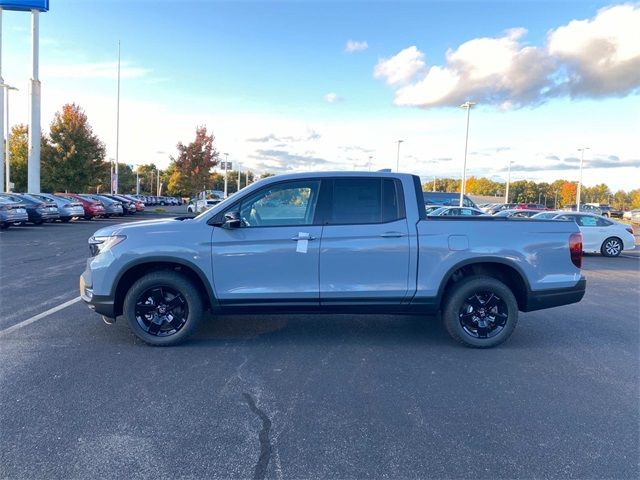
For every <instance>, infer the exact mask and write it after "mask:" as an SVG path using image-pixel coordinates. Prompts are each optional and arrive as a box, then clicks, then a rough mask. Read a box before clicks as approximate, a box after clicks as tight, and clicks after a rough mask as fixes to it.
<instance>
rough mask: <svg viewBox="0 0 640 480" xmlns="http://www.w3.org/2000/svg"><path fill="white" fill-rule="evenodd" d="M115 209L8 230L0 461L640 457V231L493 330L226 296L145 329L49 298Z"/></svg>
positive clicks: (362, 462) (75, 466)
mask: <svg viewBox="0 0 640 480" xmlns="http://www.w3.org/2000/svg"><path fill="white" fill-rule="evenodd" d="M145 217H146V218H154V216H153V214H145ZM139 219H141V217H139V216H138V217H134V218H133V219H126V220H125V221H131V220H139ZM108 223H112V221H110V220H96V221H91V222H87V221H82V222H77V223H74V224H53V225H44V226H39V227H35V226H31V227H22V228H12V229H10V230H8V231H3V232H0V285H1V290H0V293H1V295H0V296H1V298H0V382H1V383H0V404H1V408H0V443H1V448H0V477H1V478H19V479H23V478H48V479H49V478H65V479H66V478H106V477H117V478H150V477H155V478H177V477H184V478H197V479H200V478H278V479H280V478H371V477H375V478H514V477H520V478H538V477H546V478H638V477H639V476H640V468H639V465H638V452H639V451H640V438H639V437H640V434H639V428H638V426H639V425H640V414H639V408H638V399H639V398H640V396H639V395H640V381H639V376H638V372H639V370H638V363H639V362H638V359H639V357H638V355H639V352H640V348H639V347H640V328H639V320H640V314H639V312H640V308H639V307H640V255H638V254H637V253H638V252H637V251H636V252H632V253H631V254H629V255H625V256H624V257H620V258H614V259H608V258H602V257H600V256H587V257H586V258H585V260H584V272H585V275H586V276H587V279H588V287H587V294H586V296H585V299H584V300H583V301H582V302H581V303H579V304H576V305H570V306H564V307H559V308H556V309H552V310H546V311H540V312H532V313H528V314H522V315H521V317H520V323H519V325H518V327H517V329H516V331H515V333H514V335H513V337H512V338H511V339H510V340H509V341H508V342H507V343H506V344H504V345H503V346H501V347H499V348H497V349H492V350H471V349H466V348H464V347H460V346H457V345H456V344H454V343H453V342H452V341H451V340H450V339H449V337H448V336H447V334H446V333H445V332H444V330H443V329H442V327H441V326H440V324H439V323H438V322H437V321H436V319H433V318H414V317H399V316H388V315H379V316H352V315H318V316H294V315H291V316H264V317H249V316H233V317H231V316H226V317H220V318H216V319H212V321H211V322H207V324H206V325H205V326H204V328H203V329H201V331H200V332H199V333H198V334H197V335H196V336H195V338H194V339H193V340H191V341H189V342H188V343H187V344H185V345H183V346H179V347H174V348H152V347H148V346H145V345H144V344H142V343H141V342H140V341H138V340H136V338H135V337H134V336H133V335H132V334H131V333H130V332H129V330H128V328H127V326H126V324H125V322H124V321H122V320H119V321H118V322H117V323H116V324H115V325H111V326H109V325H106V324H104V323H103V322H102V320H101V319H100V317H99V316H98V315H96V314H94V313H92V312H91V311H89V309H88V308H87V307H86V306H85V305H84V304H82V303H81V302H79V303H71V304H70V305H69V306H67V307H66V308H64V309H61V310H59V311H56V312H55V313H52V314H51V315H48V316H46V317H44V318H39V317H38V314H40V313H42V312H44V311H46V310H48V309H51V308H52V307H55V306H57V305H60V304H63V303H65V302H67V301H70V300H73V299H75V298H76V297H77V296H78V277H79V275H80V273H81V272H82V270H83V269H84V264H85V262H86V258H87V255H88V248H87V244H86V241H87V238H88V237H89V236H90V235H91V234H92V233H93V232H94V231H95V230H96V229H97V228H99V227H100V226H101V225H105V224H108ZM34 318H36V320H35V321H33V322H32V323H30V324H28V325H26V326H24V327H22V328H19V329H13V330H11V328H12V327H13V326H15V325H18V324H20V323H21V322H24V321H25V320H29V319H31V320H32V319H34ZM7 329H10V330H7Z"/></svg>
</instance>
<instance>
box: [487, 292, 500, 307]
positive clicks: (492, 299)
mask: <svg viewBox="0 0 640 480" xmlns="http://www.w3.org/2000/svg"><path fill="white" fill-rule="evenodd" d="M499 301H500V298H499V297H497V296H495V295H494V294H493V293H490V294H489V298H488V299H487V301H486V302H484V306H485V308H489V309H491V308H493V307H496V306H497V305H498V302H499Z"/></svg>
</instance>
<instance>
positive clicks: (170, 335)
mask: <svg viewBox="0 0 640 480" xmlns="http://www.w3.org/2000/svg"><path fill="white" fill-rule="evenodd" d="M123 310H124V315H125V317H126V319H127V321H128V322H129V327H130V328H131V330H132V331H133V333H134V334H135V335H136V336H137V337H138V338H140V339H141V340H142V341H143V342H145V343H148V344H149V345H154V346H169V345H177V344H178V343H181V342H183V341H184V340H186V339H187V338H188V337H189V336H190V335H191V334H192V333H193V332H194V331H195V330H196V328H197V327H198V324H199V323H200V321H201V319H202V315H203V306H202V299H201V298H200V292H199V291H198V289H197V287H196V286H195V285H194V284H193V282H191V280H189V279H188V278H187V277H185V276H184V275H181V274H180V273H177V272H173V271H168V270H165V271H158V272H152V273H148V274H147V275H145V276H143V277H142V278H140V279H138V280H137V281H136V282H135V283H134V284H133V285H132V286H131V288H130V289H129V291H128V292H127V295H126V296H125V299H124V305H123Z"/></svg>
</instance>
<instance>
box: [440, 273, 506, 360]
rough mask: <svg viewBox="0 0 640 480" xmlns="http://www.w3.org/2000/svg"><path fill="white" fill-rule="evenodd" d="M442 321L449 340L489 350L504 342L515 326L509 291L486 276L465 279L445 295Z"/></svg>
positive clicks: (502, 284)
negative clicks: (449, 337) (450, 338)
mask: <svg viewBox="0 0 640 480" xmlns="http://www.w3.org/2000/svg"><path fill="white" fill-rule="evenodd" d="M442 320H443V323H444V326H445V328H446V329H447V332H449V335H451V337H452V338H453V339H454V340H456V341H458V342H459V343H462V344H463V345H465V346H467V347H474V348H490V347H495V346H497V345H500V344H501V343H503V342H504V341H506V340H507V339H508V338H509V337H510V336H511V334H512V333H513V330H514V329H515V327H516V324H517V323H518V302H517V300H516V298H515V296H514V294H513V292H512V291H511V289H510V288H509V287H508V286H507V285H505V284H504V283H503V282H501V281H500V280H498V279H496V278H493V277H489V276H482V275H477V276H471V277H467V278H464V279H462V280H460V281H458V282H456V283H454V284H453V286H452V287H451V288H450V291H449V292H446V297H445V300H444V304H443V309H442Z"/></svg>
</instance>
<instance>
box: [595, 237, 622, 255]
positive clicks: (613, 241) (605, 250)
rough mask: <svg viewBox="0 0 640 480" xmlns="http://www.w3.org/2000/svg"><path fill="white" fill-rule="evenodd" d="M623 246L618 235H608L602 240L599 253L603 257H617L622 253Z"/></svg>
mask: <svg viewBox="0 0 640 480" xmlns="http://www.w3.org/2000/svg"><path fill="white" fill-rule="evenodd" d="M623 248H624V246H623V245H622V240H620V239H619V238H618V237H609V238H607V239H606V240H605V241H604V242H602V246H601V247H600V253H601V254H602V256H603V257H617V256H618V255H620V254H621V253H622V249H623Z"/></svg>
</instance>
